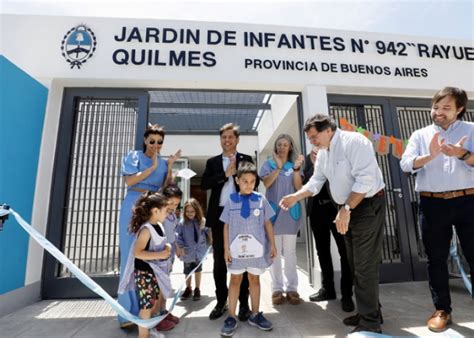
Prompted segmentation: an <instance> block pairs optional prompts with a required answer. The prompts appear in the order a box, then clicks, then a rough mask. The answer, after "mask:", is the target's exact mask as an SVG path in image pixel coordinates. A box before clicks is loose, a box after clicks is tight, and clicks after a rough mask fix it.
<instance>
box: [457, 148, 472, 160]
mask: <svg viewBox="0 0 474 338" xmlns="http://www.w3.org/2000/svg"><path fill="white" fill-rule="evenodd" d="M469 156H471V152H470V151H469V150H466V152H465V153H464V155H462V156H461V157H458V158H459V159H460V160H461V161H465V160H467V159H468V158H469Z"/></svg>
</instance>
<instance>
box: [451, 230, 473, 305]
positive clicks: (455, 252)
mask: <svg viewBox="0 0 474 338" xmlns="http://www.w3.org/2000/svg"><path fill="white" fill-rule="evenodd" d="M454 236H456V235H454ZM449 253H450V255H451V257H452V258H453V259H454V261H455V262H456V265H457V266H458V269H459V271H460V272H461V277H462V280H463V282H464V286H465V287H466V289H467V291H469V293H470V294H471V297H472V296H473V294H472V284H471V281H470V280H469V277H468V276H467V273H466V271H464V268H463V267H462V264H461V259H460V258H459V255H458V246H457V241H454V240H453V241H452V243H451V247H450V248H449ZM473 275H474V271H471V276H473Z"/></svg>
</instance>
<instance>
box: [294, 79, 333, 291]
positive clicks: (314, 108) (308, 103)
mask: <svg viewBox="0 0 474 338" xmlns="http://www.w3.org/2000/svg"><path fill="white" fill-rule="evenodd" d="M302 103H303V120H304V121H306V119H308V118H309V117H311V116H313V115H314V114H317V113H320V114H329V107H328V98H327V91H326V87H323V86H306V87H305V88H304V89H303V92H302ZM311 148H312V145H311V143H309V141H308V140H306V149H307V150H309V149H311ZM307 229H308V233H309V234H310V235H311V236H313V234H312V232H311V228H309V227H308V228H307ZM312 238H313V239H314V237H312ZM307 243H309V241H307ZM313 243H314V240H313ZM311 249H312V251H313V256H314V265H313V266H312V267H311V269H312V271H313V280H312V281H311V282H312V284H313V286H314V288H315V289H316V290H319V288H320V287H321V286H322V274H321V267H320V266H319V261H318V255H317V252H316V247H315V246H314V245H313V247H312V248H311ZM331 256H332V262H333V266H334V286H335V288H336V290H340V284H341V283H340V279H341V264H340V260H339V252H338V251H337V246H336V242H335V241H334V238H333V237H332V235H331Z"/></svg>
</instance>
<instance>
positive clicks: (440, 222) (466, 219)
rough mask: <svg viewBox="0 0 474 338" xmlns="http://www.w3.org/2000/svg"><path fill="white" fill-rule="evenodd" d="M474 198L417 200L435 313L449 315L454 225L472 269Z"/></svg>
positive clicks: (473, 258)
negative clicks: (450, 264) (438, 311)
mask: <svg viewBox="0 0 474 338" xmlns="http://www.w3.org/2000/svg"><path fill="white" fill-rule="evenodd" d="M473 211H474V196H473V195H470V196H462V197H457V198H452V199H443V198H433V197H423V196H422V197H421V198H420V216H421V228H422V237H423V244H424V246H425V251H426V255H427V256H428V279H429V285H430V291H431V297H432V299H433V304H434V306H435V308H436V310H444V311H446V312H447V313H451V311H452V309H451V296H450V294H449V272H448V264H447V260H448V256H449V247H450V243H451V238H452V236H453V228H452V226H453V225H454V226H455V227H456V233H457V235H458V237H459V242H460V244H461V248H462V251H463V254H464V256H465V258H466V260H467V262H468V264H469V267H470V269H471V274H472V273H473V271H474V270H473V268H474V213H473Z"/></svg>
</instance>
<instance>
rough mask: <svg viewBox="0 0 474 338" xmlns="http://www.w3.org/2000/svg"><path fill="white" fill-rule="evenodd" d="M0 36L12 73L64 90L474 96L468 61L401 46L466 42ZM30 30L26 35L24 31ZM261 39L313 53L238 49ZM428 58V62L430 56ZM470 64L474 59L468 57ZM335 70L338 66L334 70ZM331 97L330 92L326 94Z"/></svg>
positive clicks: (281, 29)
mask: <svg viewBox="0 0 474 338" xmlns="http://www.w3.org/2000/svg"><path fill="white" fill-rule="evenodd" d="M1 21H2V23H1V25H2V30H3V31H5V32H6V31H8V34H4V35H3V36H2V38H3V41H2V42H3V45H2V53H3V54H4V55H5V56H6V57H7V58H8V59H10V60H11V61H12V62H13V63H15V64H16V65H17V66H19V67H20V68H22V69H23V70H25V71H26V72H28V73H29V74H30V75H31V76H33V77H35V78H37V79H39V80H41V81H43V82H44V83H45V84H47V83H48V79H58V78H59V79H64V80H65V82H64V83H65V84H66V85H68V86H111V87H153V88H170V87H176V88H216V89H261V90H284V91H289V90H290V91H301V90H302V89H303V88H304V86H305V85H321V86H328V87H329V88H334V89H338V88H345V89H348V90H351V91H353V92H359V91H358V89H359V88H370V90H372V89H375V91H377V92H378V93H379V94H380V95H383V94H384V93H385V94H389V93H390V91H391V90H395V91H396V92H398V93H399V94H400V95H408V96H410V95H411V96H413V95H415V96H416V95H422V93H427V92H432V91H434V90H438V89H439V88H441V87H444V86H446V85H455V86H459V87H462V88H464V89H465V90H467V91H468V94H470V96H473V95H472V94H473V93H474V82H473V78H474V67H473V61H472V60H467V59H466V58H464V59H463V60H457V59H456V58H454V57H453V53H452V52H450V53H449V55H448V58H446V57H443V56H436V55H435V56H430V57H427V56H424V55H423V56H419V55H418V52H417V51H418V49H417V48H416V47H412V46H408V45H407V44H408V43H414V44H425V45H427V46H428V47H429V48H430V50H431V49H433V48H434V46H435V45H437V46H440V45H443V46H445V47H446V46H450V47H455V48H468V49H469V48H471V49H469V53H473V52H472V48H473V42H472V41H464V40H453V39H449V40H448V39H436V38H426V37H413V36H401V35H390V34H380V33H366V32H350V31H339V30H327V29H315V28H303V27H285V26H267V25H265V26H264V25H250V24H235V23H210V22H192V21H160V20H150V19H116V18H92V17H47V16H22V15H3V16H2V20H1ZM79 24H86V25H88V27H90V28H91V29H92V30H93V32H94V33H95V35H96V37H97V49H96V51H95V53H94V55H93V56H92V57H91V58H90V59H89V60H88V62H87V63H86V64H84V65H83V66H82V67H81V69H77V68H74V69H71V68H70V66H69V64H68V63H67V62H66V61H65V60H64V58H63V57H62V55H61V50H60V47H61V42H62V39H63V36H64V35H65V34H66V32H68V31H69V30H70V29H71V28H72V27H75V26H77V25H79ZM122 27H126V28H127V30H129V31H130V30H131V29H132V28H133V27H138V29H139V31H140V33H141V34H144V33H145V30H146V28H147V27H151V28H157V29H159V30H162V29H163V28H165V27H169V28H174V29H176V30H179V29H199V30H200V31H201V41H200V43H199V44H198V45H195V44H193V43H191V44H180V43H172V44H166V43H156V42H148V43H146V42H141V43H140V42H118V41H115V40H114V36H116V35H120V33H121V30H122ZM32 28H34V29H32ZM209 30H216V31H219V32H224V31H226V30H227V31H235V36H236V39H235V43H236V46H231V45H227V46H226V45H223V44H218V45H209V44H207V41H206V38H205V36H206V33H207V32H208V31H209ZM246 32H247V33H249V32H250V33H258V32H265V33H268V34H274V35H275V38H276V39H277V40H278V39H280V38H281V37H282V36H286V37H290V38H291V36H292V34H293V35H295V36H296V37H299V36H301V35H304V36H313V37H315V38H313V42H314V48H311V44H310V42H309V40H308V39H306V40H305V48H304V49H303V48H299V47H297V48H287V47H281V48H278V46H277V45H276V43H275V42H270V44H269V46H268V47H257V46H253V47H251V46H245V45H244V34H245V33H246ZM325 37H328V39H329V40H330V42H329V43H328V44H326V45H325V47H324V49H330V50H323V48H322V47H321V45H320V42H321V41H323V40H324V39H325ZM336 38H339V39H341V40H342V41H343V44H342V45H343V46H344V50H343V51H338V50H336V49H337V45H336V44H335V43H334V42H332V41H334V39H336ZM359 39H361V40H365V41H367V44H364V46H365V47H364V48H365V51H364V53H359V52H353V51H352V43H351V41H353V40H354V41H358V40H359ZM378 41H382V42H383V43H384V44H385V45H387V44H388V43H390V42H395V43H397V44H404V45H405V48H406V50H405V53H406V54H407V55H406V56H403V55H398V54H399V53H400V52H401V49H400V48H399V49H397V51H396V53H395V54H397V55H393V54H392V53H390V52H386V53H384V54H380V53H378V51H377V48H376V44H377V42H378ZM117 49H126V50H131V49H137V50H142V49H144V50H153V51H154V50H159V51H160V53H161V55H162V56H164V55H165V54H166V55H168V53H169V51H171V50H178V51H181V50H184V51H190V50H192V51H198V52H202V53H204V52H212V53H214V54H215V60H216V65H215V66H213V67H205V66H204V67H190V66H148V65H139V66H137V65H128V66H124V65H117V64H115V63H114V62H113V61H112V55H113V54H114V51H116V50H117ZM430 55H432V54H430ZM469 57H470V58H474V55H470V56H469ZM245 59H261V60H270V62H271V60H274V61H275V62H278V61H280V60H296V61H303V62H315V64H316V65H318V66H319V69H318V71H317V72H314V71H297V70H282V69H278V70H277V69H275V67H273V68H272V69H270V70H266V69H255V68H253V67H250V68H246V67H245ZM322 63H328V64H329V63H335V64H338V65H340V64H352V65H380V66H383V67H389V69H390V70H391V75H368V74H363V73H361V72H358V73H356V74H353V73H343V72H341V71H338V72H324V71H323V70H322V68H321V64H322ZM338 67H339V66H338ZM395 67H408V68H419V69H423V68H424V69H426V72H427V76H426V77H411V76H395V75H394V73H395V72H394V70H395ZM330 90H331V91H332V89H330Z"/></svg>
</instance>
